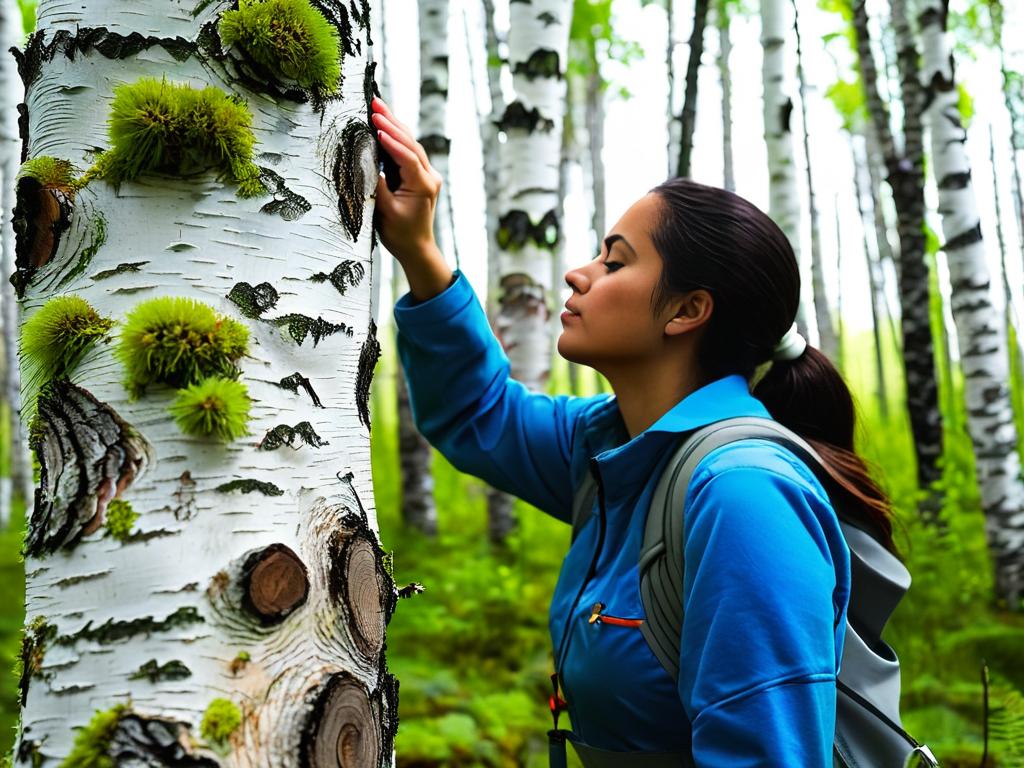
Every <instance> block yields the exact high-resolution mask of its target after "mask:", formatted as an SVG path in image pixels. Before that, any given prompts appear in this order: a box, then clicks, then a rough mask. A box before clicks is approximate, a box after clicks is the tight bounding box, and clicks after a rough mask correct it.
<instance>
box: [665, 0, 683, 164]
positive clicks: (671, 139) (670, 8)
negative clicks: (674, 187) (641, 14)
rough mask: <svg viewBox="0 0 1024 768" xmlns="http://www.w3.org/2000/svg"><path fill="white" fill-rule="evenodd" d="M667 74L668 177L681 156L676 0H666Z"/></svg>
mask: <svg viewBox="0 0 1024 768" xmlns="http://www.w3.org/2000/svg"><path fill="white" fill-rule="evenodd" d="M665 22H666V43H665V74H666V76H667V77H668V109H667V110H666V111H665V124H666V125H667V126H668V153H667V154H668V168H667V169H666V171H665V175H666V176H667V177H671V176H672V175H673V174H674V173H675V171H676V169H675V167H674V166H675V164H676V162H677V158H678V157H679V136H680V132H681V127H680V125H679V121H678V120H677V119H676V63H675V50H676V20H675V3H674V0H665Z"/></svg>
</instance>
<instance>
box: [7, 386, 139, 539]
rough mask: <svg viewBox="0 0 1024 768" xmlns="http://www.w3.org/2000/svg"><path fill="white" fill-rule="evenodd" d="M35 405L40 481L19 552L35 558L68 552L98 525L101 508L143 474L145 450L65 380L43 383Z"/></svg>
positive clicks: (114, 416)
mask: <svg viewBox="0 0 1024 768" xmlns="http://www.w3.org/2000/svg"><path fill="white" fill-rule="evenodd" d="M38 403H39V408H38V417H37V420H36V422H35V425H34V428H33V436H32V439H31V447H32V448H33V450H34V451H35V453H36V456H37V457H38V459H39V465H40V479H39V487H38V488H36V494H35V505H34V508H33V510H32V517H31V519H30V520H29V524H28V533H27V535H26V537H25V553H26V554H29V555H33V556H35V557H41V556H43V555H45V554H50V553H53V552H55V551H56V550H57V549H59V548H61V547H64V548H66V549H70V548H72V547H74V545H75V544H76V543H77V542H78V540H79V539H80V538H81V537H82V536H83V535H85V534H87V533H91V532H92V531H95V530H96V529H97V528H99V526H100V525H101V524H102V522H103V515H102V510H103V507H104V506H105V505H106V503H107V502H108V501H109V500H110V499H112V498H114V496H116V495H117V494H118V493H120V492H121V491H123V490H124V489H125V488H126V487H127V486H129V485H131V483H132V482H133V481H134V480H135V479H136V478H137V477H138V476H139V474H141V473H142V472H143V471H144V469H145V467H146V465H147V464H148V463H149V460H150V455H151V452H150V448H149V444H148V443H147V442H146V441H145V439H144V438H143V437H142V436H141V435H139V434H138V433H137V432H136V431H135V430H134V429H133V428H132V427H131V426H130V425H129V424H128V423H127V422H125V421H124V420H123V419H121V417H120V416H118V415H117V413H115V412H114V411H113V409H111V408H110V407H109V406H107V405H106V404H105V403H101V402H100V401H99V400H97V399H96V398H95V397H93V396H92V395H91V394H90V393H89V392H87V391H86V390H84V389H81V388H80V387H76V386H75V385H74V384H71V383H70V382H68V381H64V380H57V381H52V382H49V383H47V384H46V385H44V387H43V388H42V390H41V391H40V394H39V401H38ZM65 457H68V458H70V462H69V463H68V464H65V463H64V460H65Z"/></svg>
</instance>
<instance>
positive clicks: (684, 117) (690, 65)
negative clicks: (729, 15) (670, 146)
mask: <svg viewBox="0 0 1024 768" xmlns="http://www.w3.org/2000/svg"><path fill="white" fill-rule="evenodd" d="M709 6H710V2H709V0H695V2H694V4H693V30H692V31H691V32H690V46H689V48H690V57H689V60H688V61H687V64H686V94H685V96H684V97H683V111H682V112H681V113H680V114H679V124H680V130H679V137H680V138H679V160H678V162H677V163H676V176H682V177H683V178H686V179H688V178H690V156H691V155H692V154H693V132H694V129H695V128H696V127H697V82H698V76H699V74H700V59H701V56H703V55H704V28H705V27H706V26H707V23H708V7H709Z"/></svg>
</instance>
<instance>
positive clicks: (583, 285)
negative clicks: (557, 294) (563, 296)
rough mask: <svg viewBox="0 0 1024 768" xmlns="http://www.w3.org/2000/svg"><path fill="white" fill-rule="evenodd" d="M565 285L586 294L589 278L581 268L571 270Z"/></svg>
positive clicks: (566, 275)
mask: <svg viewBox="0 0 1024 768" xmlns="http://www.w3.org/2000/svg"><path fill="white" fill-rule="evenodd" d="M565 284H566V285H568V286H569V287H570V288H572V289H573V290H574V291H577V292H579V293H585V292H586V289H587V286H588V285H589V283H588V279H587V276H586V275H585V274H584V273H583V270H582V269H581V268H576V269H570V270H569V271H568V272H566V273H565Z"/></svg>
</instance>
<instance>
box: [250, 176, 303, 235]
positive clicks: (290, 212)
mask: <svg viewBox="0 0 1024 768" xmlns="http://www.w3.org/2000/svg"><path fill="white" fill-rule="evenodd" d="M257 167H258V168H259V169H260V181H261V182H263V186H264V187H266V188H267V190H268V191H269V192H270V194H271V195H273V196H274V199H273V200H271V201H270V202H269V203H264V204H263V206H262V207H261V208H260V213H266V214H268V215H272V216H273V215H277V216H280V217H281V218H282V219H284V220H285V221H295V220H296V219H300V218H302V216H304V215H305V214H307V213H309V211H310V210H311V209H312V208H313V206H312V205H310V203H309V201H308V200H307V199H306V198H304V197H303V196H302V195H300V194H298V193H296V192H293V191H292V190H290V189H288V187H287V185H286V184H285V183H284V177H283V176H281V174H279V173H277V172H276V171H272V170H271V169H270V168H264V167H263V166H257Z"/></svg>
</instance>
